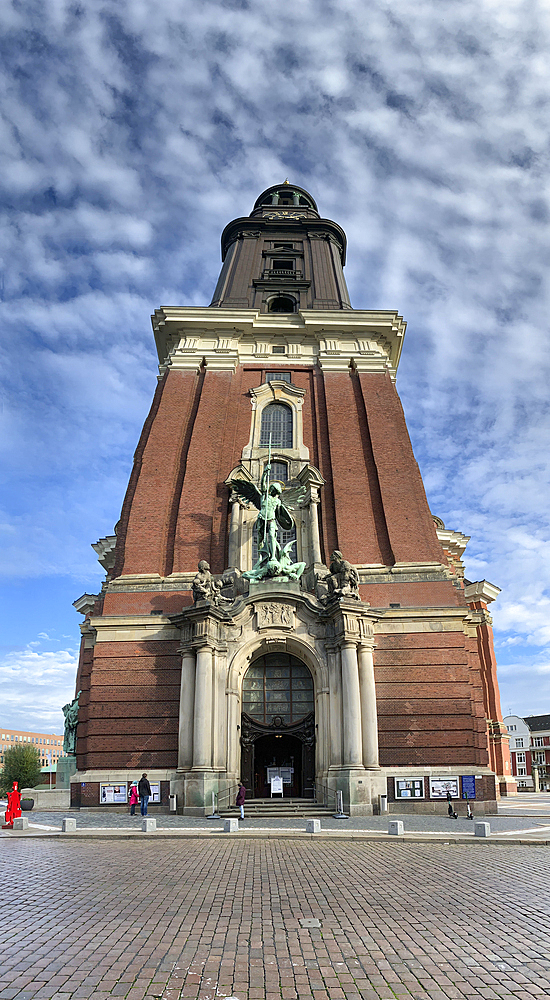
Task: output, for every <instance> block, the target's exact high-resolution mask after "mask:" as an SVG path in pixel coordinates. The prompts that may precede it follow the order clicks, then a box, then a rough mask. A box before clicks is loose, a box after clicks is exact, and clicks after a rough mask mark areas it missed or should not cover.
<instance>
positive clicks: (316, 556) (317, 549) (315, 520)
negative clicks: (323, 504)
mask: <svg viewBox="0 0 550 1000" xmlns="http://www.w3.org/2000/svg"><path fill="white" fill-rule="evenodd" d="M318 503H319V498H318V497H314V496H313V495H312V497H311V500H310V503H309V525H310V531H311V556H312V560H311V561H312V562H313V563H320V562H322V560H321V539H320V537H319V515H318V513H317V504H318Z"/></svg>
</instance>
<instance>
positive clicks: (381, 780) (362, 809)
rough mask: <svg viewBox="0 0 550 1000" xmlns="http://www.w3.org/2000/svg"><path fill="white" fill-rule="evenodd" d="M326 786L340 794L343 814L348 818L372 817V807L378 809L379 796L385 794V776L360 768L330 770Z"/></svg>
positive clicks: (378, 772)
mask: <svg viewBox="0 0 550 1000" xmlns="http://www.w3.org/2000/svg"><path fill="white" fill-rule="evenodd" d="M327 784H328V786H329V788H331V789H333V791H335V792H342V795H343V800H344V802H343V806H344V812H345V813H347V814H348V815H349V816H372V815H373V813H374V808H373V806H374V805H376V807H377V809H378V803H379V796H380V795H383V794H385V792H386V777H385V775H383V774H382V772H380V771H367V770H366V769H365V768H362V767H355V768H344V767H342V768H338V769H336V768H335V769H331V770H329V774H328V778H327Z"/></svg>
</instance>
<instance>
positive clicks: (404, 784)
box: [395, 778, 424, 799]
mask: <svg viewBox="0 0 550 1000" xmlns="http://www.w3.org/2000/svg"><path fill="white" fill-rule="evenodd" d="M395 797H396V799H423V798H424V778H395Z"/></svg>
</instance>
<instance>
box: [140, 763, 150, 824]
mask: <svg viewBox="0 0 550 1000" xmlns="http://www.w3.org/2000/svg"><path fill="white" fill-rule="evenodd" d="M138 793H139V797H140V799H141V815H142V816H147V803H148V802H149V799H150V797H151V785H150V784H149V782H148V781H147V774H145V773H144V774H142V775H141V778H140V779H139V785H138Z"/></svg>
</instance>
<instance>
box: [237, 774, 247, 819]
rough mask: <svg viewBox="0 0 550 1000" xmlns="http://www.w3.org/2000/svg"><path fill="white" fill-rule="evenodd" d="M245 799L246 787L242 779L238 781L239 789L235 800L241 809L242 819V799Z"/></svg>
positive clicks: (242, 816) (242, 815)
mask: <svg viewBox="0 0 550 1000" xmlns="http://www.w3.org/2000/svg"><path fill="white" fill-rule="evenodd" d="M245 799H246V788H245V787H244V785H243V783H242V781H240V782H239V791H238V792H237V802H236V804H237V805H238V806H239V808H240V810H241V819H244V800H245Z"/></svg>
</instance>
